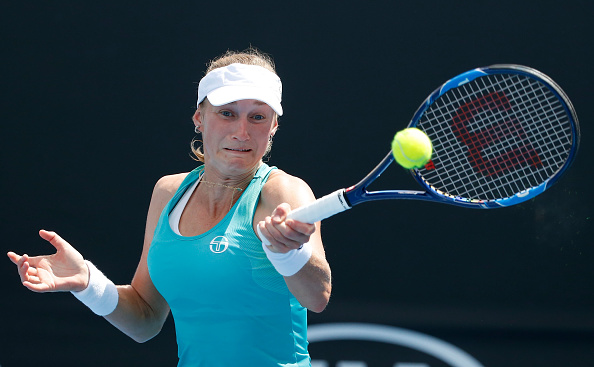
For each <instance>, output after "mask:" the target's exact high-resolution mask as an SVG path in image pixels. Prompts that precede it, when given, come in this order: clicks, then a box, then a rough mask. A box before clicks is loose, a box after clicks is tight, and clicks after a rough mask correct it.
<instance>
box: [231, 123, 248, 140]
mask: <svg viewBox="0 0 594 367" xmlns="http://www.w3.org/2000/svg"><path fill="white" fill-rule="evenodd" d="M248 126H249V121H248V120H247V117H242V118H240V119H238V120H237V126H236V129H235V131H234V132H233V139H236V140H239V141H247V140H249V139H250V134H249V132H248Z"/></svg>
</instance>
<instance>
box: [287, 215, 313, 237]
mask: <svg viewBox="0 0 594 367" xmlns="http://www.w3.org/2000/svg"><path fill="white" fill-rule="evenodd" d="M285 223H286V225H287V226H288V227H290V228H291V229H293V230H294V231H296V232H300V233H302V234H304V235H306V236H308V237H309V236H311V235H312V234H313V233H314V232H315V231H316V225H315V224H311V223H304V222H299V221H296V220H294V219H287V220H286V221H285Z"/></svg>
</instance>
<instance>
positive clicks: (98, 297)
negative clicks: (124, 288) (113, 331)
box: [70, 260, 119, 316]
mask: <svg viewBox="0 0 594 367" xmlns="http://www.w3.org/2000/svg"><path fill="white" fill-rule="evenodd" d="M85 263H86V264H87V268H88V270H89V277H88V284H87V287H86V288H85V289H83V290H82V291H72V292H70V293H72V294H73V295H74V297H76V298H77V299H78V300H79V301H81V302H82V303H83V304H84V305H85V306H87V307H88V308H90V309H91V311H93V312H94V313H95V314H97V315H99V316H105V315H109V314H110V313H112V312H113V310H115V308H116V307H117V305H118V297H119V296H118V290H117V288H116V286H115V284H114V283H113V282H112V281H111V280H109V278H107V277H106V276H105V275H104V274H103V273H102V272H101V271H100V270H99V269H97V267H95V265H93V263H91V262H90V261H88V260H85Z"/></svg>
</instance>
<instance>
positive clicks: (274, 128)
mask: <svg viewBox="0 0 594 367" xmlns="http://www.w3.org/2000/svg"><path fill="white" fill-rule="evenodd" d="M277 130H278V120H277V119H274V122H273V123H272V129H270V135H271V136H274V134H276V131H277Z"/></svg>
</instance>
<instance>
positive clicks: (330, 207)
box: [287, 189, 351, 223]
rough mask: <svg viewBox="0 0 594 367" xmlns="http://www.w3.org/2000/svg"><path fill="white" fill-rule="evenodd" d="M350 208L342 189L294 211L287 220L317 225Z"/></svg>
mask: <svg viewBox="0 0 594 367" xmlns="http://www.w3.org/2000/svg"><path fill="white" fill-rule="evenodd" d="M350 208H351V206H350V205H349V204H348V203H347V201H346V198H345V196H344V189H340V190H336V191H334V192H333V193H331V194H328V195H326V196H324V197H321V198H319V199H318V200H316V201H314V202H313V203H311V204H308V205H305V206H302V207H300V208H297V209H295V210H293V211H292V212H290V213H289V215H288V216H287V218H288V219H294V220H296V221H299V222H304V223H315V222H318V221H320V220H322V219H326V218H328V217H331V216H333V215H334V214H338V213H340V212H343V211H345V210H347V209H350Z"/></svg>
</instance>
